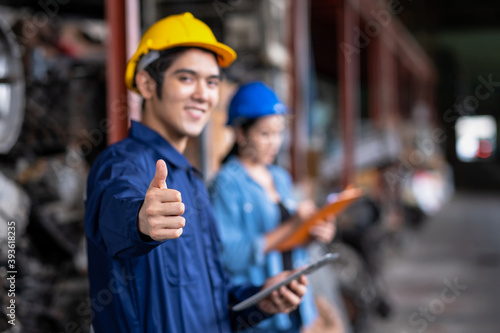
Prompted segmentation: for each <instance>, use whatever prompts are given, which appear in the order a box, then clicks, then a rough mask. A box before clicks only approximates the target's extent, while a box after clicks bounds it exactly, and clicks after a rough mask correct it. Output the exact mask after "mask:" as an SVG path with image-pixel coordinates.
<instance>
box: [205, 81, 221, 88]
mask: <svg viewBox="0 0 500 333" xmlns="http://www.w3.org/2000/svg"><path fill="white" fill-rule="evenodd" d="M208 86H209V87H218V86H219V81H218V80H209V81H208Z"/></svg>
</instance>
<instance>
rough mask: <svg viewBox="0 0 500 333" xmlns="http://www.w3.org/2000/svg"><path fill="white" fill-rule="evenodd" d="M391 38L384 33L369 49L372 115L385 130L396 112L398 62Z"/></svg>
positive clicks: (373, 41)
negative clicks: (393, 51) (391, 116)
mask: <svg viewBox="0 0 500 333" xmlns="http://www.w3.org/2000/svg"><path fill="white" fill-rule="evenodd" d="M392 49H394V45H393V42H392V39H391V38H388V37H387V36H386V35H385V34H384V33H382V34H381V35H380V36H378V37H377V38H374V39H373V40H372V41H371V43H370V45H369V47H368V51H369V53H368V57H369V60H368V61H369V89H370V92H369V93H370V98H369V100H370V115H371V118H372V119H373V120H374V123H375V124H376V125H377V126H379V127H381V128H383V127H384V126H386V125H387V120H388V119H389V118H390V115H391V114H392V113H394V112H396V110H397V109H398V108H397V105H396V95H397V84H396V82H397V81H396V61H395V58H394V54H393V53H392Z"/></svg>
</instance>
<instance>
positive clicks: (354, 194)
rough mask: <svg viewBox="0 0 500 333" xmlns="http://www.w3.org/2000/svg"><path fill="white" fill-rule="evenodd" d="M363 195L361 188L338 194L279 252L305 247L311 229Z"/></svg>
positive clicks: (302, 225) (278, 247)
mask: <svg viewBox="0 0 500 333" xmlns="http://www.w3.org/2000/svg"><path fill="white" fill-rule="evenodd" d="M362 195H363V191H362V190H361V189H359V188H347V189H346V190H344V191H342V192H340V193H339V194H338V198H337V200H336V201H335V202H332V203H328V204H326V205H324V206H323V207H322V208H321V209H320V210H319V211H317V212H316V213H315V214H314V215H313V216H312V217H311V218H310V219H309V220H307V221H305V222H303V223H302V224H301V225H300V226H299V227H298V229H297V230H295V231H294V233H293V234H292V235H290V237H288V238H287V239H285V240H284V241H282V242H281V243H279V244H278V245H277V246H276V250H278V251H281V252H283V251H289V250H291V249H293V248H295V247H297V246H301V245H304V244H305V243H306V242H307V241H308V240H309V229H310V228H311V227H312V226H314V225H317V224H319V223H320V222H322V221H324V220H325V219H326V218H327V217H328V216H330V215H339V214H340V213H341V212H342V211H343V210H344V209H346V208H347V207H348V206H349V205H351V204H352V203H353V202H354V201H356V200H357V199H359V198H360V197H361V196H362Z"/></svg>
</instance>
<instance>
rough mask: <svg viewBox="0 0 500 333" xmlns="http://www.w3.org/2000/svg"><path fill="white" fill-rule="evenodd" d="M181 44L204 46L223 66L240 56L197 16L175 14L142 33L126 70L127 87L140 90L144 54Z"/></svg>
mask: <svg viewBox="0 0 500 333" xmlns="http://www.w3.org/2000/svg"><path fill="white" fill-rule="evenodd" d="M180 46H194V47H201V48H204V49H207V50H210V51H212V52H214V53H215V54H216V55H217V61H218V63H219V66H221V67H227V66H229V65H230V64H231V63H232V62H233V61H234V60H235V59H236V52H234V50H233V49H232V48H230V47H229V46H227V45H225V44H222V43H219V42H218V41H217V39H216V38H215V36H214V34H213V32H212V30H211V29H210V28H209V27H208V25H206V24H205V23H203V22H202V21H200V20H198V19H197V18H195V17H194V16H193V14H191V13H189V12H186V13H183V14H178V15H171V16H168V17H166V18H164V19H161V20H160V21H158V22H156V23H155V24H153V25H152V26H151V27H150V28H149V29H148V30H147V31H146V32H145V33H144V35H143V36H142V38H141V41H140V42H139V46H138V47H137V51H135V54H134V55H133V56H132V58H130V60H129V61H128V63H127V69H126V71H125V83H126V85H127V87H128V88H129V89H130V90H133V91H135V92H137V93H139V91H138V90H137V88H136V87H135V82H134V80H135V74H136V72H137V65H138V63H139V61H140V60H141V57H143V56H145V55H147V54H148V53H150V52H151V51H161V50H166V49H170V48H174V47H180ZM156 53H157V52H156ZM157 58H158V56H156V57H151V59H150V60H149V61H148V62H149V63H151V62H152V61H154V59H157ZM141 67H142V66H141ZM144 67H145V66H144ZM141 69H142V68H141Z"/></svg>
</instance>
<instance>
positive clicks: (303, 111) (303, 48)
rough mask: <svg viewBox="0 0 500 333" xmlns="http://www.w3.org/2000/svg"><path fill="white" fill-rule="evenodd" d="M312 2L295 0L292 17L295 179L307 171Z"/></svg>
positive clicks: (291, 47) (292, 147)
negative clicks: (310, 11) (310, 6)
mask: <svg viewBox="0 0 500 333" xmlns="http://www.w3.org/2000/svg"><path fill="white" fill-rule="evenodd" d="M308 27H309V2H308V1H303V0H294V1H292V6H291V20H290V30H291V34H290V39H291V40H290V51H291V55H292V64H293V67H292V70H291V72H292V80H291V88H290V90H291V94H290V95H291V103H292V105H293V113H294V119H293V121H292V124H291V133H292V135H291V146H290V157H291V158H290V159H291V163H290V164H291V174H292V177H293V179H294V180H295V181H300V180H302V179H303V178H304V177H305V176H306V174H307V156H306V150H307V147H306V146H305V142H307V141H306V140H307V128H306V124H307V119H306V117H307V114H308V112H309V110H308V107H309V86H310V82H309V48H310V45H309V38H310V37H309V28H308Z"/></svg>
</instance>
